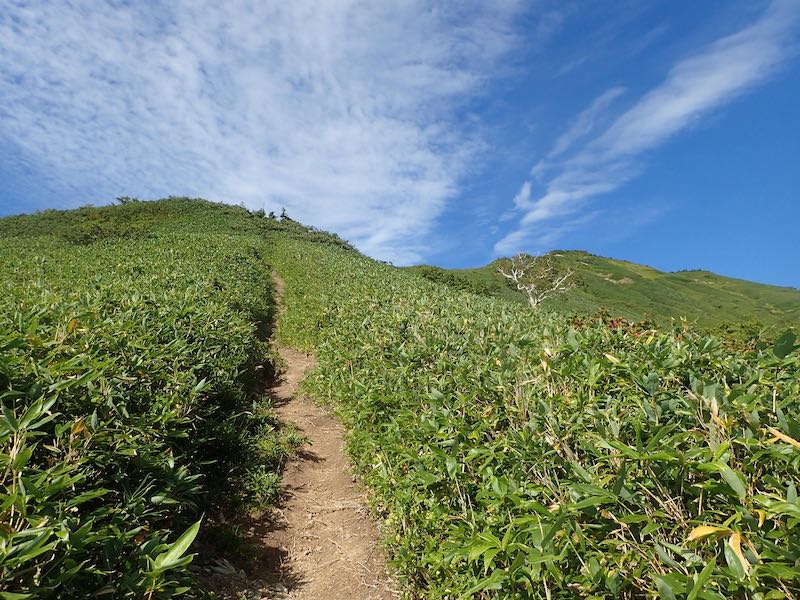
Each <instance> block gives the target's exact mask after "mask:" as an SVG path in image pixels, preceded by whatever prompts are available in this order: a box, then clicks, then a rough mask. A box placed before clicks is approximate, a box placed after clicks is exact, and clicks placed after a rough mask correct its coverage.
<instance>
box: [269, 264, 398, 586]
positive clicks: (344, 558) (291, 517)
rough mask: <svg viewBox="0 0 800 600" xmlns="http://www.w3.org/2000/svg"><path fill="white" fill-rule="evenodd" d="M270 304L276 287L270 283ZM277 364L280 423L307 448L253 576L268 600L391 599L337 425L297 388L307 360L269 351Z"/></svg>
mask: <svg viewBox="0 0 800 600" xmlns="http://www.w3.org/2000/svg"><path fill="white" fill-rule="evenodd" d="M275 283H276V287H277V292H278V293H277V296H278V299H280V297H281V296H282V293H283V281H281V280H280V278H278V277H275ZM276 349H277V350H278V352H279V353H280V356H281V358H282V359H283V363H284V372H283V375H282V377H281V379H280V381H279V382H278V383H277V384H276V385H275V386H274V387H273V388H272V389H271V394H272V396H273V398H274V402H275V408H276V411H277V412H278V414H279V416H280V418H281V419H283V420H284V421H289V422H291V423H294V424H295V425H296V426H297V427H298V429H299V430H300V432H301V433H302V434H303V435H304V436H305V437H306V438H307V439H308V443H307V444H306V445H305V446H304V447H303V448H302V449H301V450H300V452H299V453H298V455H297V456H296V457H295V458H294V459H293V460H291V461H290V462H289V464H288V466H287V468H286V470H285V471H284V474H283V478H282V484H281V491H282V493H281V497H282V500H281V502H280V504H279V505H278V507H277V508H276V509H274V511H273V513H272V515H271V518H270V523H269V525H268V526H267V527H266V529H267V530H268V531H267V532H266V533H264V534H263V537H262V540H261V541H262V544H263V548H264V552H265V559H264V560H263V561H262V565H263V567H262V568H263V570H264V572H262V573H261V574H260V576H261V578H262V579H264V580H265V581H267V582H269V587H270V589H271V591H272V592H273V596H274V597H278V598H292V599H297V600H345V599H346V600H384V599H385V600H389V599H394V598H396V597H397V595H396V594H395V593H394V592H393V591H392V587H391V586H392V584H391V581H390V579H389V578H388V576H387V574H386V568H385V562H384V558H383V554H382V551H381V548H380V547H379V545H378V539H379V531H378V528H377V526H376V524H375V523H374V522H372V520H371V519H370V518H369V515H368V513H367V510H366V508H365V506H364V502H363V497H362V494H361V493H360V492H359V490H358V488H357V485H356V483H355V479H354V477H353V476H352V475H351V473H350V470H349V468H348V464H347V460H346V458H345V455H344V442H343V430H342V426H341V424H340V423H339V422H338V421H337V420H336V419H335V418H334V417H333V416H331V415H330V414H328V413H327V412H326V411H324V410H323V409H322V408H320V407H319V406H317V405H316V404H315V403H314V402H313V401H312V400H311V399H309V398H306V397H305V396H304V395H302V394H298V393H297V390H298V384H299V383H300V381H302V379H303V377H304V376H305V373H306V371H307V370H309V369H310V368H312V367H313V366H314V360H313V358H312V357H310V356H307V355H306V354H303V353H301V352H298V351H296V350H293V349H291V348H285V347H282V346H280V345H276Z"/></svg>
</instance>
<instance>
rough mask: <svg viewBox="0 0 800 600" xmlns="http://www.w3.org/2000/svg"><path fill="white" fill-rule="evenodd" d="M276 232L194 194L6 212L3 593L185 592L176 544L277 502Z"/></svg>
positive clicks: (1, 276) (0, 318)
mask: <svg viewBox="0 0 800 600" xmlns="http://www.w3.org/2000/svg"><path fill="white" fill-rule="evenodd" d="M277 226H278V224H276V227H277ZM271 231H272V228H271V227H270V222H268V220H266V219H256V218H254V217H253V216H251V215H250V214H249V213H248V212H247V211H246V210H244V209H242V208H237V207H230V206H223V205H214V204H211V203H204V202H195V201H190V200H186V199H171V200H167V201H164V202H157V203H138V202H136V203H130V204H127V205H123V206H113V207H104V208H83V209H80V210H77V211H68V212H62V211H47V212H45V213H41V214H37V215H28V216H18V217H11V218H6V219H2V220H0V292H2V293H0V399H1V400H2V404H3V415H0V467H3V468H4V470H3V471H2V472H1V473H2V477H0V541H1V542H2V543H0V567H1V568H0V596H2V597H6V596H4V595H3V593H9V594H13V593H17V594H29V593H30V594H34V595H35V596H36V597H39V598H55V597H73V598H78V597H84V596H88V595H91V594H93V593H94V592H97V593H101V590H105V591H104V592H102V593H114V594H115V597H145V596H147V597H151V598H166V597H172V596H173V595H174V594H176V593H177V592H178V591H179V590H180V588H181V587H183V585H184V584H186V585H190V584H191V580H192V577H191V575H190V574H189V573H188V571H187V570H186V564H185V561H183V562H182V561H177V562H175V563H174V564H170V565H167V567H165V568H164V569H161V570H159V569H153V568H152V565H153V564H154V563H153V561H154V560H156V557H157V556H158V555H159V554H162V553H163V552H165V550H166V549H167V548H168V546H167V545H166V544H167V543H169V542H174V541H175V539H176V537H177V535H178V534H179V533H180V531H181V530H182V529H185V528H186V526H187V525H188V523H190V522H192V521H195V520H197V519H199V518H200V517H201V515H203V513H206V518H205V519H204V520H203V528H202V531H203V532H204V534H206V535H204V537H205V539H206V541H208V540H209V539H210V538H209V536H208V535H207V534H209V533H211V531H209V528H208V526H209V525H211V524H212V523H213V520H214V518H215V517H216V516H217V515H219V514H223V513H224V514H228V515H231V514H233V515H235V514H237V513H238V512H240V511H242V510H244V509H246V508H253V507H260V506H262V505H264V504H266V503H269V502H270V501H271V500H273V499H274V497H275V493H276V489H277V481H278V475H277V471H279V469H280V465H281V463H282V462H283V460H284V459H285V457H286V455H287V452H288V451H289V449H290V446H291V445H292V443H294V442H295V441H296V440H294V439H293V437H292V435H291V433H290V432H289V433H286V432H285V431H283V432H282V431H281V430H280V428H279V426H278V424H277V422H276V421H275V419H274V417H273V416H272V414H271V411H270V408H269V405H268V404H267V403H266V402H265V401H264V399H263V398H262V397H261V396H260V395H259V394H258V393H257V392H256V385H257V383H258V382H259V381H260V380H261V379H262V378H263V372H264V371H263V370H264V369H269V368H270V365H271V359H270V356H269V350H268V347H267V345H266V344H265V343H264V340H265V336H264V334H265V333H266V331H265V328H266V327H267V326H268V324H269V320H270V313H271V311H272V307H271V304H270V301H271V298H270V292H271V285H272V284H271V279H270V269H269V265H268V264H267V263H266V262H265V260H264V258H263V255H264V254H265V253H266V251H267V249H268V246H269V243H270V233H271ZM51 403H52V406H50V404H51ZM37 407H38V408H37ZM48 408H49V411H50V413H51V414H50V419H51V420H49V421H48V420H46V419H45V420H40V421H37V419H33V420H31V419H25V418H24V417H22V415H23V414H30V411H36V410H44V411H45V413H46V412H47V411H48ZM26 411H27V412H26ZM14 415H16V417H14ZM23 424H24V426H23ZM14 456H16V457H22V458H17V459H14V460H12V459H11V458H9V457H14ZM9 461H11V462H10V463H9ZM9 464H10V465H11V468H10V470H9V468H8V465H9ZM22 484H24V490H23V489H22ZM208 515H213V516H211V517H209V516H208ZM215 531H216V534H217V536H218V537H220V536H224V539H228V540H229V539H230V535H229V532H227V531H223V530H222V529H221V528H220V527H216V528H215ZM221 539H222V538H221ZM228 556H229V557H230V554H228ZM234 560H235V559H234ZM8 597H12V596H8ZM13 597H17V596H13ZM19 597H20V598H22V597H28V596H19ZM31 597H33V596H31Z"/></svg>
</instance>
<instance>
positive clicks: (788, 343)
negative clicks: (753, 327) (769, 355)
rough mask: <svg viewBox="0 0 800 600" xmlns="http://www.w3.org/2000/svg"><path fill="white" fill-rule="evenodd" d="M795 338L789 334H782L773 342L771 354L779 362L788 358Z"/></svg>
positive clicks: (793, 347)
mask: <svg viewBox="0 0 800 600" xmlns="http://www.w3.org/2000/svg"><path fill="white" fill-rule="evenodd" d="M796 339H797V336H796V335H795V334H794V333H793V332H791V331H786V332H784V334H783V335H782V336H781V337H779V338H778V339H777V340H775V345H774V346H773V347H772V352H773V354H775V356H776V357H777V358H779V359H781V360H783V359H784V358H786V357H787V356H789V355H790V354H791V353H792V352H793V351H794V349H795V345H794V341H795V340H796Z"/></svg>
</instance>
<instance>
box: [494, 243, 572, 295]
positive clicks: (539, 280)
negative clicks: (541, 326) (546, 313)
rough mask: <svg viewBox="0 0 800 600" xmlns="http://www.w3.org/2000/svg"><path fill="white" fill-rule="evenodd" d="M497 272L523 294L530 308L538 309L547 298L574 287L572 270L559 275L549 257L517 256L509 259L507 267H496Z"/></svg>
mask: <svg viewBox="0 0 800 600" xmlns="http://www.w3.org/2000/svg"><path fill="white" fill-rule="evenodd" d="M497 271H498V273H500V274H501V275H502V276H503V277H505V278H506V279H509V280H510V281H512V282H513V283H514V284H515V285H516V287H517V289H518V290H519V291H521V292H525V294H526V295H527V296H528V303H529V304H530V306H531V308H538V306H539V305H540V304H541V303H542V302H543V301H544V300H546V299H547V298H550V297H552V296H555V295H557V294H563V293H564V292H566V291H568V290H571V289H572V288H574V287H575V284H574V282H573V281H572V280H571V278H572V275H573V272H572V270H571V269H567V271H566V272H565V273H563V274H561V273H559V271H558V270H557V269H556V266H555V265H553V263H552V259H551V257H550V256H549V255H545V256H540V255H537V256H530V255H528V254H518V255H517V256H515V257H513V258H512V259H511V264H510V265H509V266H508V267H506V268H503V267H498V269H497Z"/></svg>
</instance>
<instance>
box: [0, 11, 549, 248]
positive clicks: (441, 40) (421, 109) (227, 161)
mask: <svg viewBox="0 0 800 600" xmlns="http://www.w3.org/2000/svg"><path fill="white" fill-rule="evenodd" d="M518 10H520V7H519V6H518V3H517V2H516V1H515V0H514V1H511V0H510V1H505V2H497V3H491V5H483V4H481V3H475V4H474V5H470V6H465V5H462V4H460V3H452V4H450V3H443V4H437V5H435V6H431V5H429V4H428V3H426V2H424V1H423V0H409V1H407V2H402V3H396V4H390V3H384V2H377V3H363V2H357V1H355V0H342V1H339V2H313V1H311V0H292V1H291V2H279V1H275V2H248V1H245V0H233V1H231V2H221V3H220V2H213V3H212V2H189V1H185V2H175V3H173V2H164V3H163V4H161V5H158V6H156V5H154V4H153V3H133V4H131V5H128V4H122V3H117V2H109V3H98V2H89V1H85V0H84V1H81V0H78V1H77V2H72V3H62V2H55V1H53V2H37V3H27V2H14V1H12V2H11V3H10V5H9V4H8V3H6V5H5V7H4V9H3V10H2V11H0V136H3V137H4V138H5V140H6V141H7V142H8V143H11V144H13V145H14V146H15V147H16V148H17V149H18V150H19V151H20V152H21V154H22V155H23V156H24V160H25V161H27V162H28V163H29V164H30V165H32V166H33V167H35V169H36V170H37V171H41V172H49V173H51V174H53V176H54V178H55V179H56V180H57V183H58V186H59V189H61V190H63V191H69V190H73V189H75V188H76V186H80V189H84V190H85V189H93V190H96V193H97V197H96V198H93V199H107V198H109V197H112V196H114V195H122V194H126V195H139V196H142V197H159V196H161V195H165V194H170V193H174V194H191V195H202V196H205V197H210V198H212V199H217V200H223V201H229V202H235V203H238V202H244V203H245V204H246V205H248V206H249V207H252V208H260V207H262V206H263V207H265V208H266V209H267V210H270V209H276V208H280V207H281V206H285V207H286V208H287V209H288V211H289V213H290V214H291V215H292V216H295V217H297V218H300V219H303V220H304V221H306V222H310V223H313V224H316V225H318V226H322V227H326V228H332V229H335V230H336V231H338V232H339V233H341V234H342V235H343V236H345V237H347V238H349V239H351V240H353V241H355V242H356V243H357V244H358V245H359V246H360V247H361V248H362V249H363V250H365V251H366V252H368V253H371V254H373V255H375V256H378V257H381V258H389V259H392V260H395V261H398V262H408V261H411V260H415V259H416V258H418V256H419V250H420V248H421V247H422V240H423V239H424V236H425V234H426V232H428V231H429V230H430V228H431V226H432V224H433V223H434V221H435V219H436V218H437V216H438V215H439V214H440V213H441V211H442V210H443V208H444V205H445V203H446V202H447V201H448V200H449V199H451V198H453V197H454V196H455V195H456V193H457V191H458V186H459V178H460V177H461V176H462V174H463V172H464V170H465V168H466V167H467V165H468V164H469V162H470V160H472V157H473V156H474V152H475V150H476V149H477V148H479V147H480V143H481V141H480V136H479V135H477V134H475V133H474V132H473V133H470V132H468V130H467V129H466V128H462V127H458V126H457V125H458V124H457V113H458V111H459V109H460V108H461V107H462V106H463V105H464V103H465V102H468V101H469V100H471V99H474V98H475V97H476V95H479V94H481V93H482V92H483V91H484V89H485V88H486V85H487V82H488V81H489V79H490V77H492V75H493V72H494V70H495V67H496V65H497V64H498V63H499V62H500V60H501V59H502V57H503V56H504V55H505V54H506V53H507V52H508V51H509V50H510V49H511V48H512V47H513V46H514V44H515V36H514V34H513V33H512V28H511V24H512V22H513V18H514V15H515V14H516V13H517V11H518ZM555 26H556V25H555V24H554V25H553V27H555ZM65 193H66V192H65ZM86 200H89V199H88V198H85V197H84V198H81V199H80V201H81V202H84V201H86Z"/></svg>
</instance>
